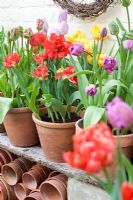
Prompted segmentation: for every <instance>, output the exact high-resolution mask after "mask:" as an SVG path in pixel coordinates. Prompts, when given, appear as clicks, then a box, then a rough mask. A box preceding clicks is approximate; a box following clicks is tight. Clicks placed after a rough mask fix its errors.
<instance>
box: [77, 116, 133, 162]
mask: <svg viewBox="0 0 133 200" xmlns="http://www.w3.org/2000/svg"><path fill="white" fill-rule="evenodd" d="M82 130H83V119H80V120H78V121H77V122H76V134H80V132H81V131H82ZM114 137H115V138H116V139H117V140H118V141H120V144H121V147H122V151H123V153H124V154H125V155H126V156H127V158H128V159H130V160H131V159H133V133H132V134H128V135H119V136H114Z"/></svg>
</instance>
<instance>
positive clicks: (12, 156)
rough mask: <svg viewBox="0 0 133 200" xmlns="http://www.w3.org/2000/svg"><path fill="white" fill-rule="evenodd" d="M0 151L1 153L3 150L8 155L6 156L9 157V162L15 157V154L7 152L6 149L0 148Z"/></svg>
mask: <svg viewBox="0 0 133 200" xmlns="http://www.w3.org/2000/svg"><path fill="white" fill-rule="evenodd" d="M0 152H1V153H3V152H4V153H6V154H7V155H8V157H9V159H10V162H11V161H13V160H14V159H15V158H17V156H16V155H15V154H13V153H11V152H9V151H8V150H6V149H3V148H0Z"/></svg>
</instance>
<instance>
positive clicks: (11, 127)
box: [4, 108, 38, 147]
mask: <svg viewBox="0 0 133 200" xmlns="http://www.w3.org/2000/svg"><path fill="white" fill-rule="evenodd" d="M4 126H5V129H6V131H7V135H8V137H9V140H10V142H11V144H12V145H14V146H18V147H29V146H33V145H35V144H37V143H38V135H37V130H36V127H35V124H34V122H33V120H32V112H31V111H30V109H29V108H12V109H11V110H10V111H9V112H8V113H7V115H6V117H5V119H4Z"/></svg>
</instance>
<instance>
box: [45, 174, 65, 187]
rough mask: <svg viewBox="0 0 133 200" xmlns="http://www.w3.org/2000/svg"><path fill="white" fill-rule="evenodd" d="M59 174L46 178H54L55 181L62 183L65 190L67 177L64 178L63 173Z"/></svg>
mask: <svg viewBox="0 0 133 200" xmlns="http://www.w3.org/2000/svg"><path fill="white" fill-rule="evenodd" d="M60 175H62V176H58V175H57V176H52V177H50V178H48V179H47V181H50V180H56V181H58V182H59V183H60V184H61V185H63V186H64V188H66V190H67V179H66V177H65V178H64V175H63V174H60Z"/></svg>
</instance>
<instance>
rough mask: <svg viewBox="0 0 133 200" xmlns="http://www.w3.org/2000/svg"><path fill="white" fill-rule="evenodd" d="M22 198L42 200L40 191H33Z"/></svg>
mask: <svg viewBox="0 0 133 200" xmlns="http://www.w3.org/2000/svg"><path fill="white" fill-rule="evenodd" d="M24 200H42V198H41V194H40V192H33V193H31V194H30V195H29V196H27V197H26V198H25V199H24Z"/></svg>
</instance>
